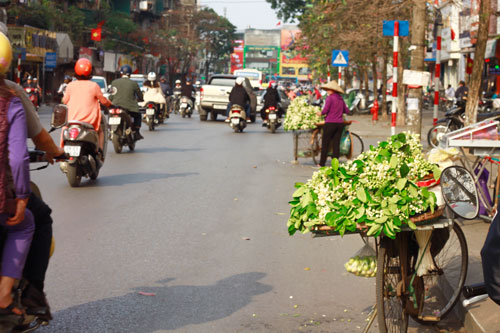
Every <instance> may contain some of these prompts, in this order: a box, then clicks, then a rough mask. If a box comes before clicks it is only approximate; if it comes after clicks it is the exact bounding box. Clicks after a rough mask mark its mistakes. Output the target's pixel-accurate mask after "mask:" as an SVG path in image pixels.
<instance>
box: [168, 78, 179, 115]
mask: <svg viewBox="0 0 500 333" xmlns="http://www.w3.org/2000/svg"><path fill="white" fill-rule="evenodd" d="M180 94H182V85H181V80H175V86H174V89H172V98H171V103H170V112H172V111H175V112H177V111H178V108H179V102H180V101H179V97H180Z"/></svg>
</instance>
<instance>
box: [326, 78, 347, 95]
mask: <svg viewBox="0 0 500 333" xmlns="http://www.w3.org/2000/svg"><path fill="white" fill-rule="evenodd" d="M321 89H325V90H333V91H336V92H338V93H341V94H343V93H344V90H342V88H340V86H339V84H338V83H337V81H335V80H333V81H330V82H328V83H327V84H323V85H322V86H321Z"/></svg>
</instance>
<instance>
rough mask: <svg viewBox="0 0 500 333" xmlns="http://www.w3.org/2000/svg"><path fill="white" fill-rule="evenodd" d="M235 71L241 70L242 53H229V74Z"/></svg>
mask: <svg viewBox="0 0 500 333" xmlns="http://www.w3.org/2000/svg"><path fill="white" fill-rule="evenodd" d="M237 69H243V51H238V52H234V53H231V73H234V71H235V70H237Z"/></svg>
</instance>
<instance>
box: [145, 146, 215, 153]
mask: <svg viewBox="0 0 500 333" xmlns="http://www.w3.org/2000/svg"><path fill="white" fill-rule="evenodd" d="M202 150H205V149H202V148H171V147H149V148H141V149H139V150H137V151H136V152H135V154H142V153H146V154H148V153H185V152H191V151H202Z"/></svg>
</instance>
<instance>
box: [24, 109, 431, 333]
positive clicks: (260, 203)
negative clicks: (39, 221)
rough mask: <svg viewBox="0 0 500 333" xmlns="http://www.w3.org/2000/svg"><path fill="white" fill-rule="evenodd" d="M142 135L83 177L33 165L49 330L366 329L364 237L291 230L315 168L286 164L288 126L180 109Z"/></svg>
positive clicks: (370, 295) (368, 296) (368, 291)
mask: <svg viewBox="0 0 500 333" xmlns="http://www.w3.org/2000/svg"><path fill="white" fill-rule="evenodd" d="M49 111H50V110H49V109H48V108H47V109H46V108H44V109H42V111H41V114H40V116H41V120H42V123H43V124H44V125H45V126H48V123H49V121H50V117H49V116H50V112H49ZM196 116H197V115H196ZM143 133H144V136H145V139H144V140H142V141H139V142H138V144H137V146H136V151H135V152H133V153H130V152H128V151H126V150H127V149H126V148H125V149H124V150H125V152H124V153H122V154H116V153H115V152H114V151H112V148H111V146H110V150H108V154H107V157H106V161H105V165H104V167H103V168H102V170H101V173H100V175H99V177H98V179H97V180H96V181H90V180H88V179H84V180H82V184H81V186H80V187H79V188H71V187H69V185H68V183H67V181H66V177H65V175H64V174H63V173H62V172H61V171H60V170H59V168H58V167H57V166H52V167H50V168H48V169H46V170H42V171H38V172H32V173H31V174H32V179H33V180H34V181H35V182H36V183H37V184H38V185H39V186H40V188H41V189H42V194H43V197H44V199H45V200H46V201H47V202H48V204H49V205H50V206H51V208H52V209H53V213H52V214H53V218H54V221H55V222H54V236H55V239H56V251H55V254H54V256H53V258H52V260H51V263H50V267H49V271H48V276H47V282H46V283H47V287H46V291H47V296H48V299H49V302H50V303H51V306H52V310H53V313H54V317H55V319H54V320H53V321H52V322H51V323H50V326H49V327H48V328H46V329H42V330H41V331H42V332H162V331H169V330H174V331H178V332H252V331H254V332H302V331H304V332H360V331H361V328H362V327H364V325H365V324H366V318H367V317H368V312H369V311H370V309H371V306H372V305H373V304H374V302H375V293H374V288H375V280H374V279H367V278H360V277H355V276H353V275H351V274H349V273H347V272H346V271H345V269H344V267H343V265H344V263H345V262H346V261H347V260H348V259H349V258H350V257H351V256H352V255H353V254H354V253H355V252H356V251H357V250H358V249H359V248H361V246H362V241H361V239H360V238H359V237H357V236H345V237H344V238H340V237H324V238H311V236H310V235H297V236H294V237H290V236H288V234H287V231H286V220H287V218H288V211H289V207H288V204H287V202H288V201H289V200H290V197H291V193H293V185H294V182H295V181H306V180H307V179H308V178H309V177H310V176H311V174H312V172H313V171H314V169H313V164H312V161H311V162H308V161H306V160H301V162H302V163H301V164H300V165H292V164H291V163H290V160H291V156H292V136H291V134H290V133H284V132H283V131H282V130H280V131H278V133H276V134H271V133H270V132H269V131H268V130H267V129H265V128H263V127H261V126H260V120H259V122H258V123H257V124H252V125H250V126H249V127H248V128H247V129H246V131H245V132H244V133H242V134H236V133H234V132H233V131H232V130H231V129H230V128H229V127H228V126H227V125H226V124H225V123H224V122H222V121H219V122H200V121H199V120H198V119H197V117H195V118H193V119H182V118H181V117H180V116H178V115H172V116H171V119H169V120H168V121H167V122H166V125H164V126H160V127H159V128H158V129H157V130H156V131H154V132H147V131H143ZM58 136H59V131H57V132H55V133H54V135H53V137H54V138H55V139H57V138H58ZM376 141H377V139H376V138H374V137H370V138H367V139H366V140H365V144H375V143H376ZM411 326H414V329H415V331H418V332H421V331H422V330H421V329H422V328H419V329H418V330H417V327H419V326H418V325H417V324H413V325H411ZM436 330H437V328H432V329H430V328H429V329H426V330H425V331H429V332H434V331H436ZM372 331H373V332H375V331H377V328H376V325H374V326H373V328H372Z"/></svg>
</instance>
